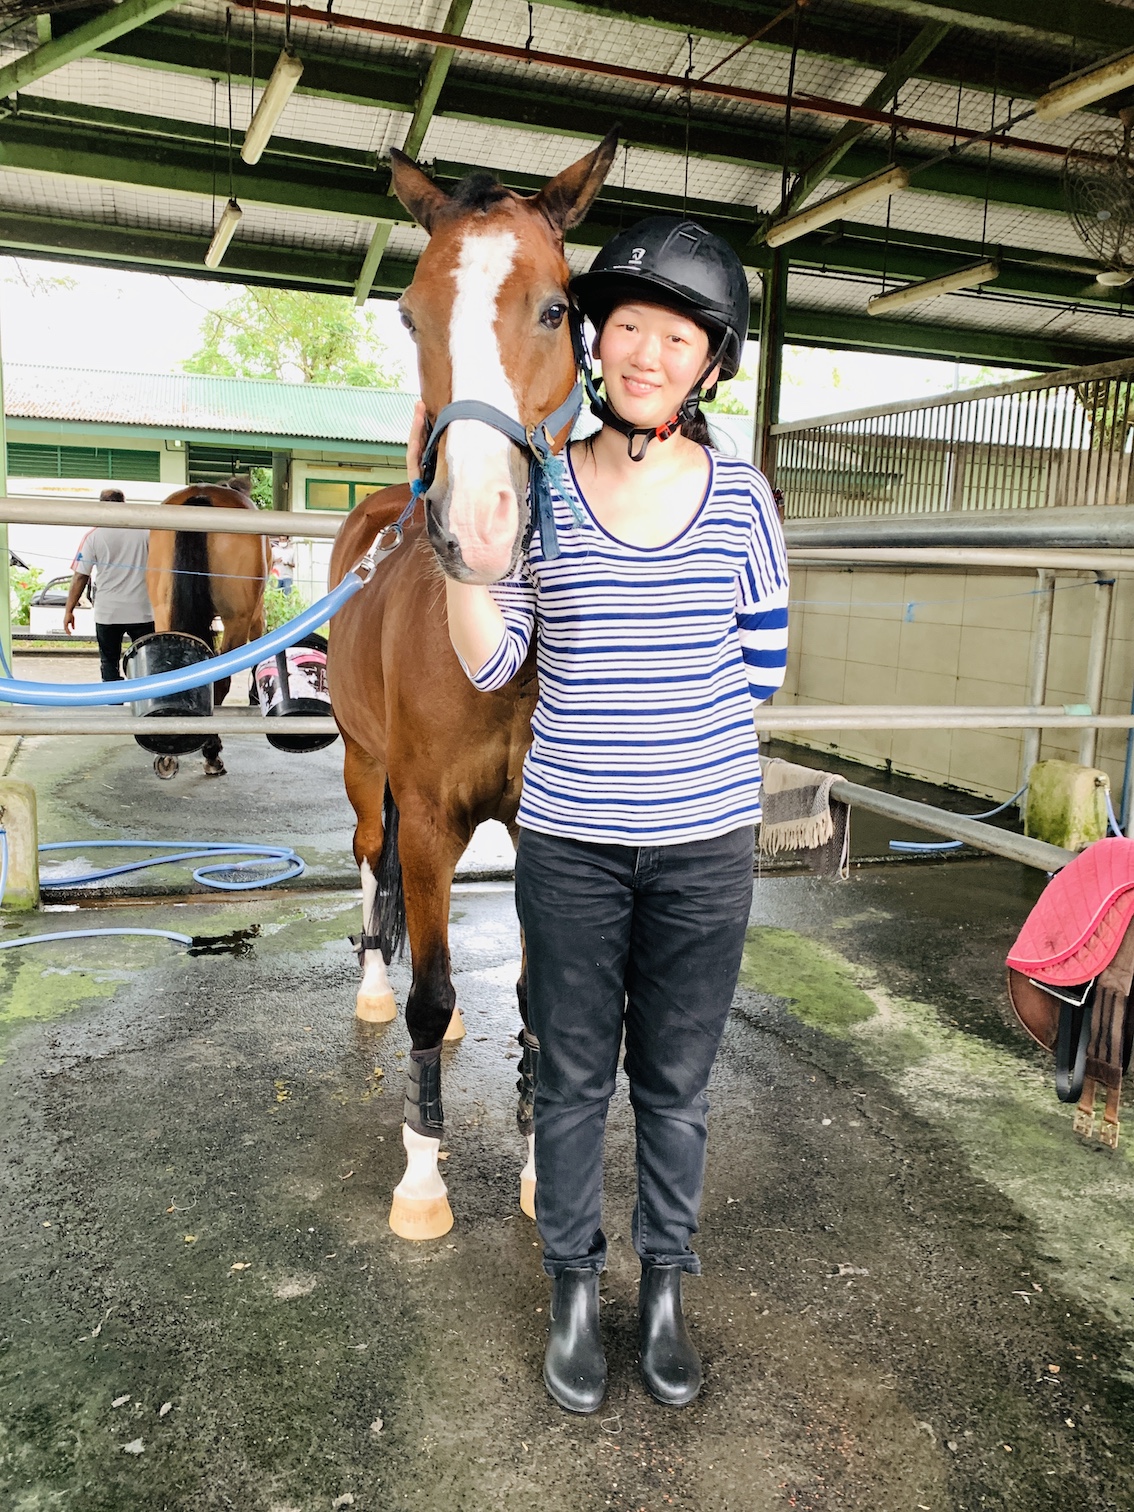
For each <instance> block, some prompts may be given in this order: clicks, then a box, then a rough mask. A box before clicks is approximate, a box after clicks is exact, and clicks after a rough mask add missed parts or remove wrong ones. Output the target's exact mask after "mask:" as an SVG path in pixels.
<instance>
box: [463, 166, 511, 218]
mask: <svg viewBox="0 0 1134 1512" xmlns="http://www.w3.org/2000/svg"><path fill="white" fill-rule="evenodd" d="M511 193H512V191H511V190H510V189H505V187H504V185H503V184H502V183H501V182H500V180H499V179H498V178H497V177H496V176H495V174H492V173H488V172H486V171H485V170H484V169H483V168H478V169H476V171H475V172H473V173H466V174H465V176H464V178H463V179H460V180H459V181H458V182H457V183H456V184H455V185H454V187H453V191H452V193H451V194H450V195H449V200H450V202H451V203H452V204H453V205H454V206H455V207H456V208H457V209H458V210H479V211H481V212H484V211H487V210H491V209H492V207H493V205H498V204H499V203H500V201H501V200H504V199H508V198H509V196H510V195H511Z"/></svg>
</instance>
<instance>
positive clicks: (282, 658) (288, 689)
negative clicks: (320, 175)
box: [255, 635, 339, 751]
mask: <svg viewBox="0 0 1134 1512" xmlns="http://www.w3.org/2000/svg"><path fill="white" fill-rule="evenodd" d="M255 688H256V694H257V697H258V700H259V704H260V712H261V714H263V715H264V717H265V719H276V720H281V721H282V720H286V719H287V718H288V717H289V715H293V714H330V712H331V695H330V694H329V693H328V692H327V642H326V640H325V639H324V637H323V636H321V635H307V636H304V638H303V639H302V640H301V641H297V642H296V643H295V645H294V646H289V647H288V648H287V650H286V651H278V652H277V653H276V655H275V656H271V657H269V658H268V659H267V661H262V662H261V663H260V665H259V666H258V667H257V668H256V678H255ZM264 733H265V735H267V737H268V742H269V744H270V745H274V746H275V748H276V750H277V751H321V750H322V749H323V748H324V746H329V745H333V744H334V742H335V741H336V740H337V739H338V738H339V737H338V736H337V735H285V734H284V733H283V732H282V730H281V731H280V732H278V733H277V732H276V731H275V730H271V731H268V730H265V731H264Z"/></svg>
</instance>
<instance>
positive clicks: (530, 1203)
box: [520, 1176, 535, 1223]
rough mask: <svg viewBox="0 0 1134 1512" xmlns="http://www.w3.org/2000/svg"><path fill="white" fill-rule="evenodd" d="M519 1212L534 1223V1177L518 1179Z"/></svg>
mask: <svg viewBox="0 0 1134 1512" xmlns="http://www.w3.org/2000/svg"><path fill="white" fill-rule="evenodd" d="M520 1212H521V1213H523V1214H524V1216H525V1217H526V1218H530V1219H531V1220H532V1222H533V1223H534V1222H535V1177H534V1176H521V1177H520Z"/></svg>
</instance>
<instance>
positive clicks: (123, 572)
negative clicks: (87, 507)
mask: <svg viewBox="0 0 1134 1512" xmlns="http://www.w3.org/2000/svg"><path fill="white" fill-rule="evenodd" d="M149 555H150V533H149V531H148V530H126V529H123V528H121V527H119V526H116V525H99V526H97V527H96V528H95V529H94V530H92V531H91V533H90V534H89V535H88V536H87V537H86V539H85V540H84V541H83V544H82V545H81V546H80V547H79V551H78V555H77V556H76V557H75V571H76V572H85V573H87V574H88V576H89V575H91V574H92V573H93V575H94V586H95V598H94V617H95V624H96V625H138V624H144V623H145V622H146V621H148V620H152V619H153V617H154V611H153V610H152V609H151V607H150V596H149V594H148V593H147V592H146V563H147V562H148V560H149Z"/></svg>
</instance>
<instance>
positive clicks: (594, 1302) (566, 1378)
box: [543, 1270, 606, 1412]
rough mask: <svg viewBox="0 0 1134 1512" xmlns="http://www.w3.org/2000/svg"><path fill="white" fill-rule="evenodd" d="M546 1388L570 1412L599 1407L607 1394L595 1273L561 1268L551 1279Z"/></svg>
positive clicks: (545, 1370)
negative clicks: (562, 1269)
mask: <svg viewBox="0 0 1134 1512" xmlns="http://www.w3.org/2000/svg"><path fill="white" fill-rule="evenodd" d="M543 1380H544V1384H545V1385H546V1387H547V1389H548V1391H549V1392H550V1393H551V1395H552V1396H553V1397H554V1398H555V1400H556V1401H557V1402H558V1403H559V1405H560V1407H565V1408H566V1409H567V1411H568V1412H597V1411H598V1409H599V1408H600V1407H601V1406H602V1399H603V1397H604V1396H605V1395H606V1356H605V1355H604V1354H603V1352H602V1339H601V1337H600V1335H599V1273H598V1271H596V1270H565V1271H561V1272H560V1274H559V1275H558V1276H556V1277H555V1279H554V1280H553V1281H552V1283H551V1330H550V1332H549V1334H548V1338H547V1354H546V1355H545V1356H544V1361H543Z"/></svg>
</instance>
